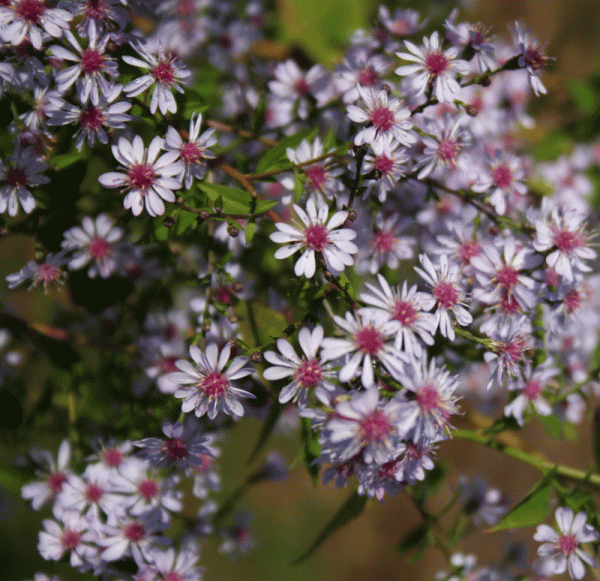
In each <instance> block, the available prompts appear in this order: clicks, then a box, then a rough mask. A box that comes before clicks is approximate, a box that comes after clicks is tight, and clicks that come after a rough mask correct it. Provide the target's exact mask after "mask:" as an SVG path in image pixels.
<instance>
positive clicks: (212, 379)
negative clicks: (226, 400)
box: [198, 371, 229, 399]
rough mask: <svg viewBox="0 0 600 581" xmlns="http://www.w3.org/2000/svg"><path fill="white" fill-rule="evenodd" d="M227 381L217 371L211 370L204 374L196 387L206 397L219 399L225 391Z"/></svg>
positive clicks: (227, 384)
mask: <svg viewBox="0 0 600 581" xmlns="http://www.w3.org/2000/svg"><path fill="white" fill-rule="evenodd" d="M228 386H229V382H228V381H227V379H226V378H225V377H224V376H223V374H222V373H219V372H218V371H212V372H211V373H209V374H208V375H205V376H204V377H203V378H202V379H201V380H200V383H199V384H198V389H200V391H202V392H203V393H204V395H206V397H208V398H209V399H210V398H214V399H219V398H221V397H223V396H224V395H225V394H226V393H227V388H228Z"/></svg>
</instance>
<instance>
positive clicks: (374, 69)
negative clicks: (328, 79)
mask: <svg viewBox="0 0 600 581" xmlns="http://www.w3.org/2000/svg"><path fill="white" fill-rule="evenodd" d="M390 67H391V61H390V60H389V59H387V58H385V57H383V56H381V55H378V54H374V55H371V54H369V53H367V52H366V51H361V50H357V51H354V52H350V53H349V54H348V55H347V56H346V58H344V60H343V61H342V62H341V64H340V65H339V66H338V67H337V68H336V70H335V79H334V83H335V86H336V87H337V90H338V91H339V92H340V93H342V100H343V101H344V103H346V104H349V103H354V102H355V101H356V100H357V99H359V98H360V95H359V93H358V90H357V88H356V87H357V86H359V85H360V86H361V87H367V88H368V87H370V88H373V89H381V88H382V85H383V82H384V81H383V78H384V77H385V75H387V73H388V72H389V69H390Z"/></svg>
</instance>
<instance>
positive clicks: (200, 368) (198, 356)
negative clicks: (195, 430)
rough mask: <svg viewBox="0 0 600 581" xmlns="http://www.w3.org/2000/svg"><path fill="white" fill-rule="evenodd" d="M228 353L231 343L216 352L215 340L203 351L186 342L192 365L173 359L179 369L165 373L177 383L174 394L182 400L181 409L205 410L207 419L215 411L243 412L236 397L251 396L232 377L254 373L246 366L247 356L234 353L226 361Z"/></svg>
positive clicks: (239, 377)
mask: <svg viewBox="0 0 600 581" xmlns="http://www.w3.org/2000/svg"><path fill="white" fill-rule="evenodd" d="M230 355H231V343H227V345H225V347H223V349H222V350H221V353H220V354H219V348H218V347H217V344H216V343H209V344H208V346H207V347H206V349H205V352H204V353H203V352H202V351H200V349H198V347H196V345H190V356H191V357H192V359H193V360H194V363H195V365H193V364H192V363H190V362H189V361H186V360H184V359H180V360H178V361H176V362H175V365H176V366H177V368H178V369H180V371H178V372H175V373H171V374H170V375H169V376H170V378H171V379H172V380H173V381H174V382H175V383H177V384H179V385H181V387H180V388H179V389H178V390H177V391H176V392H175V397H176V398H178V399H182V400H183V402H182V405H181V411H182V412H183V413H188V412H191V411H192V410H193V411H194V413H195V414H196V416H197V417H202V416H203V415H205V414H206V415H208V417H209V418H210V419H211V420H214V419H215V418H216V417H217V414H218V413H219V412H222V413H225V414H227V415H230V416H234V417H241V416H243V415H244V406H243V405H242V404H241V403H240V402H239V401H238V400H239V399H240V398H249V397H250V398H253V397H255V396H254V395H253V394H252V393H250V392H249V391H245V390H243V389H240V388H239V387H234V385H233V384H232V381H235V380H237V379H241V378H242V377H246V376H247V375H250V374H251V373H254V369H253V368H252V367H250V366H248V358H247V357H234V358H233V359H232V360H231V362H230V363H229V357H230ZM228 363H229V364H228Z"/></svg>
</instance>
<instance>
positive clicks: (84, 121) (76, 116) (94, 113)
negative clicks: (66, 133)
mask: <svg viewBox="0 0 600 581" xmlns="http://www.w3.org/2000/svg"><path fill="white" fill-rule="evenodd" d="M122 89H123V85H112V86H111V87H110V90H109V92H108V93H107V94H106V95H100V101H99V103H98V104H97V106H96V105H94V104H92V103H90V104H89V105H82V106H76V105H72V104H71V103H67V102H66V101H63V100H62V99H61V100H60V103H59V106H58V107H57V108H56V109H53V110H52V111H51V112H50V113H49V114H48V119H47V121H46V122H47V124H48V125H68V124H73V125H77V126H78V129H77V131H76V132H75V135H74V136H73V137H74V138H75V147H77V149H81V148H82V147H83V144H84V142H87V144H88V145H89V146H90V147H94V145H95V143H96V139H97V140H98V141H99V142H100V143H104V144H106V143H108V133H107V129H108V130H109V131H110V130H111V129H124V128H125V127H126V125H125V124H126V123H127V122H128V121H131V116H130V115H128V114H127V111H129V109H131V103H130V102H129V101H117V102H116V103H115V102H114V101H115V100H116V99H117V97H119V95H120V94H121V90H122Z"/></svg>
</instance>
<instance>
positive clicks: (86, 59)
mask: <svg viewBox="0 0 600 581" xmlns="http://www.w3.org/2000/svg"><path fill="white" fill-rule="evenodd" d="M103 67H104V57H103V56H102V55H101V54H100V53H99V52H98V51H97V50H93V49H91V48H86V49H85V50H84V51H83V53H81V68H82V69H83V72H84V73H85V74H86V75H90V74H92V73H97V72H98V71H101V70H102V68H103Z"/></svg>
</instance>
